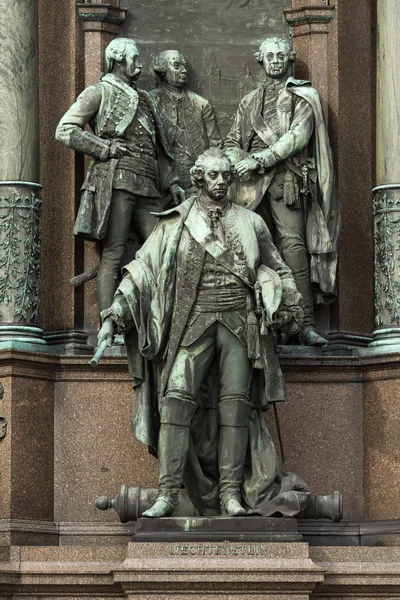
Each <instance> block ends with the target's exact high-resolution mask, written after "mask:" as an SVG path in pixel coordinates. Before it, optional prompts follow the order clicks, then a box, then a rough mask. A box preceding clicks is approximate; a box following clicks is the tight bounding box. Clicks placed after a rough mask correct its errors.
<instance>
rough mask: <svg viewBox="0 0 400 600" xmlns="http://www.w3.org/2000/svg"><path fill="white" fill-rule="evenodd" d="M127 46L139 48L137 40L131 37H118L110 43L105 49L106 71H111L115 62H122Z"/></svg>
mask: <svg viewBox="0 0 400 600" xmlns="http://www.w3.org/2000/svg"><path fill="white" fill-rule="evenodd" d="M127 46H135V48H136V50H137V46H136V42H135V41H134V40H131V39H130V38H116V39H115V40H112V42H110V43H109V44H108V46H107V48H106V51H105V60H106V73H111V71H112V70H113V67H114V63H120V62H121V61H122V60H123V59H124V58H125V56H126V47H127ZM138 54H139V52H138Z"/></svg>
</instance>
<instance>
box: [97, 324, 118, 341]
mask: <svg viewBox="0 0 400 600" xmlns="http://www.w3.org/2000/svg"><path fill="white" fill-rule="evenodd" d="M114 337H115V323H114V321H113V320H112V319H106V320H105V321H104V323H103V325H102V327H101V329H100V331H99V335H98V336H97V346H100V345H101V344H102V342H104V340H106V342H107V346H112V343H113V341H114Z"/></svg>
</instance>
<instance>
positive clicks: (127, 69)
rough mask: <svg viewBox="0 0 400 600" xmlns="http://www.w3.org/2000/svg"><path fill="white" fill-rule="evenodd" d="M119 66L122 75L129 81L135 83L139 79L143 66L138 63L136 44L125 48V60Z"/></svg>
mask: <svg viewBox="0 0 400 600" xmlns="http://www.w3.org/2000/svg"><path fill="white" fill-rule="evenodd" d="M121 65H122V70H123V71H124V75H126V77H127V78H128V79H130V80H131V81H135V80H136V79H138V78H139V77H140V73H141V72H142V67H143V65H142V63H141V62H140V59H139V51H138V49H137V46H136V44H128V45H127V46H126V49H125V60H123V61H122V63H121Z"/></svg>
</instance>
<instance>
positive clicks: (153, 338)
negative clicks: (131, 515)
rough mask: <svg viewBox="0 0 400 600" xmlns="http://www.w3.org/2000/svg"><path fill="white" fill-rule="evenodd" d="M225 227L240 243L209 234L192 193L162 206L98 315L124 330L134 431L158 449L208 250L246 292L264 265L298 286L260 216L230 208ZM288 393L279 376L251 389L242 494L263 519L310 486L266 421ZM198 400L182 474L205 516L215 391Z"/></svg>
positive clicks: (291, 509)
mask: <svg viewBox="0 0 400 600" xmlns="http://www.w3.org/2000/svg"><path fill="white" fill-rule="evenodd" d="M222 224H223V226H224V227H226V226H228V227H229V228H230V229H231V233H233V234H234V238H235V240H236V241H235V243H234V244H230V245H229V246H227V245H226V244H224V243H223V242H221V241H220V240H219V239H218V238H217V237H216V236H215V235H214V234H213V232H212V229H211V227H210V224H209V223H208V217H207V214H206V213H205V211H204V210H203V209H202V208H201V207H199V205H198V203H196V199H195V198H191V199H189V200H187V201H186V202H185V203H183V204H182V205H181V206H179V207H177V208H176V209H172V210H171V211H168V212H167V213H164V215H163V216H161V218H160V221H159V223H158V225H157V226H156V228H155V230H154V231H153V233H152V235H151V236H150V237H149V239H148V240H147V241H146V242H145V244H144V245H143V247H142V248H141V250H140V251H139V252H138V254H137V258H136V260H134V261H132V262H131V263H130V264H129V265H127V266H126V267H125V273H126V275H125V277H124V279H123V281H122V282H121V284H120V286H119V288H118V290H117V292H116V295H115V298H114V302H113V305H112V306H111V307H110V309H107V310H106V311H103V313H102V319H105V318H107V317H109V316H111V317H112V318H113V319H114V321H116V322H117V323H119V324H120V325H121V326H122V327H123V328H124V329H125V341H126V347H127V353H128V362H129V368H130V371H131V373H132V375H133V378H134V388H135V403H134V414H133V432H134V434H135V436H136V437H137V438H138V439H139V440H140V441H142V442H144V443H145V444H148V446H149V447H150V448H153V449H154V450H156V448H157V443H158V430H159V412H158V406H159V401H160V399H161V398H162V396H163V393H164V390H165V386H166V383H167V380H168V374H169V372H170V368H171V366H172V364H173V361H174V358H175V355H176V352H177V349H178V347H179V342H180V340H181V338H182V335H183V332H184V330H185V327H186V324H187V321H188V317H189V314H190V311H191V308H192V306H193V304H194V302H195V300H196V289H197V284H198V282H199V279H200V276H201V271H202V265H203V261H204V257H205V252H208V253H209V254H211V256H212V257H213V258H214V259H216V260H217V261H218V262H220V264H221V265H223V266H224V267H225V268H226V269H228V270H229V271H231V272H232V273H234V274H235V275H236V276H237V277H239V278H240V279H241V280H242V281H243V282H244V283H245V285H247V286H248V288H249V292H251V291H252V290H253V288H254V284H255V282H256V277H257V269H258V268H259V267H260V266H261V265H262V264H264V265H265V266H267V267H269V268H271V269H273V270H274V271H275V272H276V273H277V274H278V276H279V277H280V279H281V282H282V286H283V288H284V289H285V288H286V289H288V290H295V289H296V288H295V284H294V281H293V278H292V275H291V272H290V270H289V269H288V267H287V266H286V265H285V264H284V262H283V261H282V259H281V257H280V256H279V253H278V251H277V250H276V248H275V246H274V245H273V242H272V238H271V235H270V233H269V231H268V228H267V227H266V225H265V223H264V221H263V220H262V218H261V217H260V216H259V215H257V214H255V213H252V212H251V211H248V210H246V209H244V208H242V207H240V206H237V205H232V206H231V207H230V209H229V210H228V211H227V213H226V216H225V221H224V218H222ZM238 251H239V252H240V256H239V253H238ZM269 335H270V336H272V334H271V333H270V334H269ZM268 360H269V361H271V365H272V367H271V374H273V373H274V372H275V373H276V372H277V370H278V369H279V364H278V362H277V357H276V353H275V350H274V349H273V351H272V352H271V354H270V356H269V357H268ZM238 367H239V366H238ZM239 368H240V367H239ZM211 376H212V375H211ZM215 376H217V375H215ZM217 388H218V385H215V383H214V385H210V386H209V389H211V392H212V391H213V390H215V389H217ZM284 396H285V391H284V383H283V378H282V377H275V378H274V379H273V378H272V377H271V379H270V380H268V381H265V385H262V386H260V385H259V386H254V389H253V390H252V404H253V410H252V413H251V418H250V422H249V428H250V436H249V437H250V443H249V451H248V452H249V461H248V467H247V468H246V474H245V480H244V484H243V486H244V491H243V494H244V498H245V500H246V503H247V505H248V506H249V507H250V508H252V509H254V510H255V511H256V512H260V513H261V514H264V515H266V516H269V515H271V514H274V513H275V512H280V513H281V514H285V515H286V516H293V515H295V514H297V512H298V511H299V510H300V508H301V507H300V504H302V503H304V502H306V501H307V495H308V488H307V486H306V485H305V484H304V482H303V481H302V480H300V478H298V477H297V476H295V475H290V474H289V475H287V474H282V473H280V470H279V463H278V459H277V456H276V452H275V448H274V445H273V442H272V440H271V438H270V436H269V433H268V430H267V428H266V426H265V423H264V420H263V414H262V410H264V409H265V408H266V407H267V404H268V401H271V400H279V399H281V400H282V399H284ZM198 402H199V406H198V410H197V411H196V414H195V416H194V419H193V422H192V427H194V428H195V429H194V430H195V431H196V436H195V437H196V439H197V442H195V441H193V440H192V442H191V443H192V446H191V451H190V452H189V458H188V463H187V469H186V476H185V481H186V484H187V489H188V493H189V496H190V497H191V499H192V501H193V502H194V504H195V505H196V506H197V507H198V508H199V510H201V511H202V513H203V514H207V510H211V511H213V510H214V511H219V499H218V459H217V448H218V426H217V422H216V418H217V416H216V413H217V411H216V410H215V407H216V404H215V402H216V399H215V398H213V397H212V393H211V394H209V395H208V397H207V398H205V399H204V398H199V399H198ZM210 436H211V437H212V439H211V438H210ZM215 436H217V437H215ZM193 439H194V438H193ZM199 440H200V442H199ZM210 464H212V465H214V468H213V476H211V475H210V471H209V469H208V471H207V469H206V470H204V465H210ZM206 471H207V472H206ZM205 498H207V499H208V500H207V503H206V504H205V500H204V499H205ZM208 514H211V513H208ZM214 514H215V513H214Z"/></svg>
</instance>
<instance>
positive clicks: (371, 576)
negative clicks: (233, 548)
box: [0, 543, 400, 600]
mask: <svg viewBox="0 0 400 600" xmlns="http://www.w3.org/2000/svg"><path fill="white" fill-rule="evenodd" d="M236 545H237V544H236ZM219 546H221V547H222V546H224V544H219ZM239 546H240V544H239ZM399 585H400V547H395V548H382V547H379V548H354V547H344V548H343V547H335V548H334V547H324V548H309V546H308V544H305V543H293V544H290V543H289V544H279V543H277V544H266V556H240V555H239V556H235V557H232V556H230V557H228V556H224V555H219V554H213V555H212V556H211V557H203V556H195V557H187V556H184V557H180V556H173V555H171V554H170V549H169V544H153V543H136V544H134V543H131V544H128V545H124V546H121V547H115V546H107V547H102V548H93V547H85V548H81V547H78V546H66V547H58V548H49V547H35V548H34V547H30V548H26V547H18V546H12V547H11V548H0V590H1V591H0V596H1V597H4V596H5V597H12V596H15V597H19V596H28V597H34V598H35V600H41V599H42V598H43V599H44V598H46V599H47V600H49V599H51V598H54V600H56V599H58V598H60V596H62V597H63V598H64V599H65V600H73V599H74V600H77V599H78V598H84V597H87V596H91V597H95V598H97V599H98V600H99V599H100V598H103V599H105V598H111V597H113V598H126V595H129V597H130V598H133V597H144V596H145V597H146V598H148V599H149V600H156V599H157V600H158V599H164V598H165V599H166V598H169V599H171V600H172V599H173V600H178V599H179V600H181V599H182V600H183V599H184V598H187V597H188V596H190V598H191V599H195V600H200V599H201V600H205V599H208V598H209V599H210V600H211V599H213V600H216V599H219V598H221V599H222V598H223V599H224V600H237V599H238V598H246V599H250V598H251V599H252V600H261V598H268V599H269V600H278V598H279V599H280V600H283V599H286V598H287V599H291V600H294V599H295V600H306V599H307V598H311V599H312V598H315V599H316V600H317V599H319V598H324V599H325V600H336V599H337V598H338V597H341V598H354V597H362V598H376V597H384V598H398V597H399V594H398V590H399Z"/></svg>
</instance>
